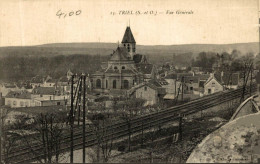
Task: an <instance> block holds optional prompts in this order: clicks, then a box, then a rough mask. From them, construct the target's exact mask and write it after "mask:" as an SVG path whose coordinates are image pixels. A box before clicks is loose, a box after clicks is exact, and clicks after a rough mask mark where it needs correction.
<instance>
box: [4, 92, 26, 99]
mask: <svg viewBox="0 0 260 164" xmlns="http://www.w3.org/2000/svg"><path fill="white" fill-rule="evenodd" d="M5 97H6V98H18V99H31V93H29V92H27V91H10V92H9V93H8V94H7V95H6V96H5Z"/></svg>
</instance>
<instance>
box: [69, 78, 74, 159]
mask: <svg viewBox="0 0 260 164" xmlns="http://www.w3.org/2000/svg"><path fill="white" fill-rule="evenodd" d="M73 84H74V75H72V76H71V104H70V163H73V130H74V129H73V124H74V111H73V101H74V100H73V87H74V86H73Z"/></svg>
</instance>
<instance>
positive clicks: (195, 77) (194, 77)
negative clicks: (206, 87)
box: [184, 76, 199, 83]
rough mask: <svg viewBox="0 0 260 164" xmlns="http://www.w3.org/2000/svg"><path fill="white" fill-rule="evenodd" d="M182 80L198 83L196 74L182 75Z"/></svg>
mask: <svg viewBox="0 0 260 164" xmlns="http://www.w3.org/2000/svg"><path fill="white" fill-rule="evenodd" d="M184 82H185V83H191V82H192V83H198V82H199V77H198V76H185V77H184Z"/></svg>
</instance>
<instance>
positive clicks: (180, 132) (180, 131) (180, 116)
mask: <svg viewBox="0 0 260 164" xmlns="http://www.w3.org/2000/svg"><path fill="white" fill-rule="evenodd" d="M179 135H180V138H179V139H180V141H181V140H182V115H181V114H180V115H179Z"/></svg>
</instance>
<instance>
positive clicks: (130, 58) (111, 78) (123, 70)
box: [91, 27, 157, 93]
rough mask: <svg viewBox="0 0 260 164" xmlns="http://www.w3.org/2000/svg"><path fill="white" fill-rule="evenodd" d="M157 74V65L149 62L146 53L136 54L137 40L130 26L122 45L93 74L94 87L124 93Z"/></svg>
mask: <svg viewBox="0 0 260 164" xmlns="http://www.w3.org/2000/svg"><path fill="white" fill-rule="evenodd" d="M156 76H157V71H156V68H155V66H154V65H152V64H150V63H148V62H147V60H146V57H145V56H144V55H140V54H136V42H135V39H134V36H133V34H132V31H131V29H130V27H127V28H126V31H125V34H124V37H123V40H122V42H121V45H118V47H117V49H116V50H115V51H114V52H113V54H111V57H110V59H109V61H108V62H107V63H105V65H102V69H101V70H100V71H97V72H96V73H94V74H92V75H91V79H92V88H93V89H94V90H95V91H98V92H103V93H110V92H113V91H115V90H116V91H122V93H124V92H125V91H126V90H128V89H130V88H132V87H133V86H135V85H137V84H140V83H142V82H143V81H148V80H150V79H154V78H156ZM117 93H118V92H117Z"/></svg>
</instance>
